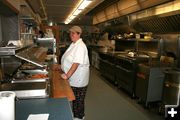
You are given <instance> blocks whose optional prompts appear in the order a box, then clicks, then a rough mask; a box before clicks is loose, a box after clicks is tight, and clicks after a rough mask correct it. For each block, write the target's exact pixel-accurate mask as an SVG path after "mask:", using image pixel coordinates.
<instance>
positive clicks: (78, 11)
mask: <svg viewBox="0 0 180 120" xmlns="http://www.w3.org/2000/svg"><path fill="white" fill-rule="evenodd" d="M81 11H82V10H79V9H76V10H75V11H74V13H73V15H79V13H80V12H81Z"/></svg>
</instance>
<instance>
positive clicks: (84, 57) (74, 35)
mask: <svg viewBox="0 0 180 120" xmlns="http://www.w3.org/2000/svg"><path fill="white" fill-rule="evenodd" d="M81 33H82V30H81V28H80V27H79V26H73V27H72V28H70V38H71V41H72V43H71V45H70V46H69V48H68V49H67V50H66V52H65V53H64V55H63V56H62V59H61V69H62V71H63V72H64V73H63V74H62V75H61V77H62V78H63V79H68V80H69V82H70V85H71V87H72V90H73V92H74V95H75V97H76V99H75V100H74V101H73V102H72V109H73V114H74V120H82V119H83V118H84V115H85V114H84V99H85V94H86V90H87V85H88V82H89V57H88V50H87V47H86V45H85V44H84V42H83V41H82V39H81V38H80V35H81Z"/></svg>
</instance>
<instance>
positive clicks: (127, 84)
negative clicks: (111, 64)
mask: <svg viewBox="0 0 180 120" xmlns="http://www.w3.org/2000/svg"><path fill="white" fill-rule="evenodd" d="M135 74H136V61H135V60H128V59H123V58H118V59H117V61H116V66H115V76H116V77H115V78H116V81H117V84H118V86H119V87H120V88H122V89H124V90H125V91H126V92H128V93H129V94H130V95H131V97H134V95H135V94H134V88H135V80H136V76H135Z"/></svg>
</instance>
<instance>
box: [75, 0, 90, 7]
mask: <svg viewBox="0 0 180 120" xmlns="http://www.w3.org/2000/svg"><path fill="white" fill-rule="evenodd" d="M91 2H92V1H90V0H83V2H82V3H81V5H80V6H79V7H78V9H84V8H86V7H87V6H88V5H89V4H90V3H91Z"/></svg>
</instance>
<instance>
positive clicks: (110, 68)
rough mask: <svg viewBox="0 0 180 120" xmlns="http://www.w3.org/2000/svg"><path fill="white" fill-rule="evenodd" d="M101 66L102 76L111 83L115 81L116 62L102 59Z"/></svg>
mask: <svg viewBox="0 0 180 120" xmlns="http://www.w3.org/2000/svg"><path fill="white" fill-rule="evenodd" d="M99 68H100V72H101V74H102V76H104V77H105V78H107V79H108V80H109V81H110V82H111V83H115V64H113V63H111V62H109V61H107V60H103V59H100V60H99Z"/></svg>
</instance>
